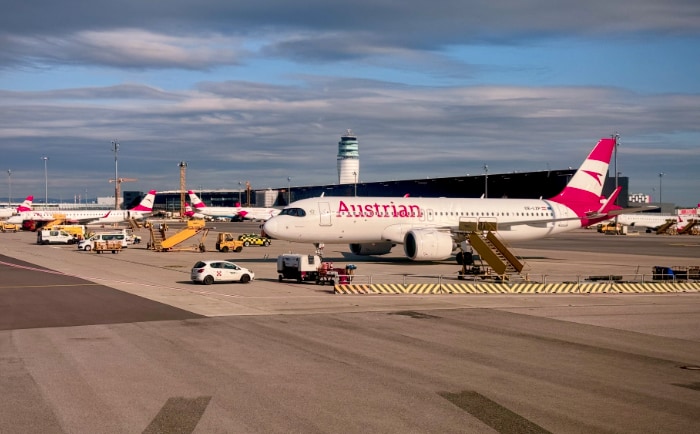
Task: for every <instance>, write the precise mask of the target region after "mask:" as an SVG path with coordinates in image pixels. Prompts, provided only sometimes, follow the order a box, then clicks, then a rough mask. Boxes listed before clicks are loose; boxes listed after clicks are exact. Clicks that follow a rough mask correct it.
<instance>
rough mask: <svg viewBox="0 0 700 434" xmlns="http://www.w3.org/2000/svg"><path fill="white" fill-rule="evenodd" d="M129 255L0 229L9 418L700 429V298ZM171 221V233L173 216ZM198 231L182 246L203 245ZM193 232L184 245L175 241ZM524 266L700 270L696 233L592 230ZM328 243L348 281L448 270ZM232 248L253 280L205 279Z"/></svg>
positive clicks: (388, 428) (253, 258) (193, 428)
mask: <svg viewBox="0 0 700 434" xmlns="http://www.w3.org/2000/svg"><path fill="white" fill-rule="evenodd" d="M209 226H210V230H211V231H210V233H209V236H208V237H207V238H206V240H205V241H204V244H205V246H206V252H203V253H202V252H198V251H179V252H154V251H150V250H147V249H146V244H147V243H146V242H147V241H148V233H147V231H145V230H143V229H142V230H140V231H141V232H140V235H141V236H142V238H143V242H142V243H141V244H139V245H133V246H130V247H129V248H128V249H125V250H124V251H122V252H120V253H118V254H96V253H94V252H81V251H78V250H77V248H76V247H75V246H40V245H36V243H35V234H33V233H24V232H19V233H3V234H0V276H2V282H1V283H0V386H1V388H2V390H3V391H4V397H5V405H3V406H2V408H0V426H2V427H3V429H2V432H3V433H4V432H8V433H14V432H17V433H19V432H22V433H27V432H42V433H45V432H110V433H111V432H118V433H121V432H124V433H132V432H339V431H342V432H367V431H371V432H441V433H444V432H493V430H495V431H498V432H506V433H508V432H513V433H515V432H524V431H534V432H547V431H549V432H592V431H594V432H659V431H665V432H697V431H698V429H699V428H700V404H698V403H699V402H700V401H698V399H697V397H698V392H699V391H700V345H698V343H699V342H700V327H698V326H700V294H698V293H697V292H688V293H670V294H527V295H526V294H518V295H512V294H509V295H504V294H444V295H439V294H430V295H416V294H410V295H339V294H334V293H333V289H332V288H331V287H329V286H319V285H314V284H313V283H301V284H300V283H296V282H292V281H285V282H278V279H277V271H276V257H277V255H279V254H281V253H288V252H293V253H309V254H310V253H313V247H312V246H310V245H300V244H296V243H288V242H282V241H278V240H274V241H273V243H272V245H271V246H269V247H248V248H245V249H244V250H243V251H242V252H240V253H226V254H223V253H219V252H216V251H214V241H215V233H216V232H218V231H226V232H234V233H248V232H257V231H258V227H257V226H258V225H257V224H253V223H216V224H209ZM172 230H176V227H175V226H173V229H172ZM197 242H198V240H192V242H191V243H190V244H191V245H192V246H195V245H196V243H197ZM183 244H188V243H187V242H186V243H183ZM511 247H512V248H513V250H514V252H515V253H516V255H518V256H520V257H522V258H523V259H524V260H525V262H526V267H527V268H526V271H527V273H529V275H530V276H532V278H533V279H537V278H540V276H541V278H545V279H553V280H561V281H567V280H572V279H575V278H583V279H585V278H586V277H589V276H594V275H596V276H599V275H613V274H614V275H623V276H625V279H628V280H633V279H641V278H643V276H644V275H645V274H647V275H650V274H651V268H652V267H653V266H656V265H665V266H696V265H700V239H699V238H697V237H692V236H657V235H653V234H639V235H637V236H607V235H602V234H598V233H595V232H594V231H590V230H580V231H574V232H572V233H570V234H564V235H560V236H557V237H553V238H550V239H544V240H538V241H533V242H528V243H521V244H519V245H514V246H511ZM394 250H395V251H394V252H392V253H391V254H389V255H387V256H383V257H380V258H378V259H377V258H374V259H371V258H367V257H358V256H353V255H350V254H348V253H347V251H348V249H347V246H341V245H327V246H325V248H324V258H325V259H326V260H331V261H333V262H334V264H336V266H343V265H345V264H348V263H352V264H355V265H357V270H356V278H357V279H363V278H366V279H370V276H371V279H372V280H373V281H392V282H403V281H405V279H417V278H418V277H417V276H420V278H421V279H433V278H439V279H445V280H454V279H456V274H457V271H458V270H459V269H460V267H459V266H458V265H457V264H456V263H455V262H454V261H440V262H433V263H413V262H410V261H408V260H406V259H405V258H403V257H402V253H401V248H400V246H398V247H397V248H395V249H394ZM212 257H213V258H221V257H225V258H227V259H232V260H234V261H235V262H237V263H238V264H240V265H242V266H244V267H246V268H251V269H252V270H253V271H255V273H256V279H255V280H254V281H253V282H251V283H249V284H236V283H232V284H215V285H211V286H202V285H195V284H193V283H191V282H190V281H189V272H190V268H191V267H192V265H193V264H194V263H195V262H196V261H198V260H200V259H204V258H212Z"/></svg>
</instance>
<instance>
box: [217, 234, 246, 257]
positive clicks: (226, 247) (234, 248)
mask: <svg viewBox="0 0 700 434" xmlns="http://www.w3.org/2000/svg"><path fill="white" fill-rule="evenodd" d="M243 246H244V243H243V241H240V240H237V239H235V238H234V237H233V234H231V233H229V232H219V235H217V237H216V250H218V251H219V252H224V253H227V252H240V251H241V250H243Z"/></svg>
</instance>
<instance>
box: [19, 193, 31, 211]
mask: <svg viewBox="0 0 700 434" xmlns="http://www.w3.org/2000/svg"><path fill="white" fill-rule="evenodd" d="M33 201H34V196H27V198H26V199H24V202H22V203H21V204H19V206H18V207H17V212H24V211H31V210H32V202H33Z"/></svg>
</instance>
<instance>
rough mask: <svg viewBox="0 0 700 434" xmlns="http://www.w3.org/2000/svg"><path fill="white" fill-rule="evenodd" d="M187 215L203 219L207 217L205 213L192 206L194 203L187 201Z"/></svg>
mask: <svg viewBox="0 0 700 434" xmlns="http://www.w3.org/2000/svg"><path fill="white" fill-rule="evenodd" d="M185 217H188V218H191V219H203V218H204V217H205V215H204V214H202V213H199V212H195V211H194V209H193V208H192V205H190V204H189V203H187V202H185Z"/></svg>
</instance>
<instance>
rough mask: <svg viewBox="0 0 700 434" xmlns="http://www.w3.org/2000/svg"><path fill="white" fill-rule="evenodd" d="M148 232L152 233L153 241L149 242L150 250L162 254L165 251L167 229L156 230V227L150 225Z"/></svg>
mask: <svg viewBox="0 0 700 434" xmlns="http://www.w3.org/2000/svg"><path fill="white" fill-rule="evenodd" d="M148 230H149V231H150V233H151V240H150V241H149V242H148V248H149V249H151V250H155V251H157V252H160V251H162V250H163V240H164V239H165V228H164V227H163V228H161V229H159V228H156V227H155V225H150V226H149V227H148Z"/></svg>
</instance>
